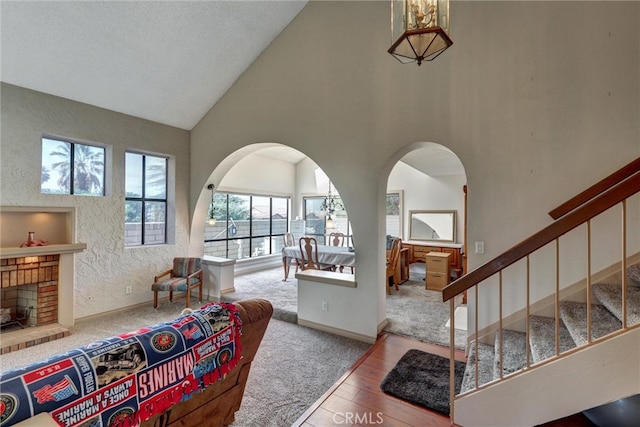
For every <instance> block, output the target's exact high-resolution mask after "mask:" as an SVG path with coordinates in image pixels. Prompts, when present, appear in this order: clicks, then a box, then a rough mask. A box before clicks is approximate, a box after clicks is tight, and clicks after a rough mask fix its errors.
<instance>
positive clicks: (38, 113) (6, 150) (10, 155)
mask: <svg viewBox="0 0 640 427" xmlns="http://www.w3.org/2000/svg"><path fill="white" fill-rule="evenodd" d="M0 95H1V101H2V115H1V129H0V132H1V133H0V137H1V140H0V142H1V148H2V150H1V154H2V157H1V158H0V161H1V166H2V168H1V170H0V206H60V207H75V208H77V218H76V240H77V241H78V242H82V243H86V244H87V250H86V251H85V252H82V253H78V254H76V255H75V259H76V264H75V265H76V269H75V287H76V288H75V301H76V302H75V305H76V307H75V313H76V318H81V317H84V316H88V315H92V314H96V313H100V312H104V311H109V310H113V309H117V308H121V307H124V306H128V305H133V304H136V303H140V302H145V301H149V300H150V299H151V298H152V295H153V294H152V293H151V291H150V288H151V282H152V281H153V276H154V275H155V274H156V273H157V272H159V271H162V270H164V269H166V266H167V265H169V264H168V263H170V261H171V259H172V258H173V257H174V256H176V255H183V254H186V253H187V251H188V233H189V214H188V207H187V206H188V200H187V194H188V181H189V174H188V170H189V133H188V132H186V131H184V130H180V129H176V128H172V127H169V126H164V125H159V124H157V123H153V122H149V121H146V120H141V119H137V118H134V117H130V116H126V115H123V114H117V113H114V112H111V111H107V110H103V109H99V108H95V107H91V106H88V105H85V104H80V103H77V102H74V101H69V100H66V99H61V98H57V97H54V96H49V95H45V94H42V93H38V92H34V91H31V90H27V89H23V88H18V87H15V86H11V85H6V84H2V86H1V93H0ZM43 134H49V135H56V136H63V137H68V138H73V139H77V140H81V141H91V142H98V143H102V144H106V145H107V146H108V153H109V154H108V156H110V157H111V164H112V166H113V167H112V178H111V180H109V179H108V181H107V183H106V188H107V196H106V197H87V196H68V195H49V194H40V156H41V139H42V136H43ZM126 149H137V150H143V151H146V152H150V153H159V154H165V155H169V156H172V158H173V164H174V165H175V168H174V169H175V177H174V178H173V179H172V182H174V183H175V186H174V188H175V191H176V197H175V200H174V205H175V213H176V216H175V232H174V233H172V234H173V240H174V241H175V244H168V245H159V246H153V247H145V248H141V247H132V248H125V247H124V235H125V232H124V158H125V150H126ZM172 224H173V222H172ZM24 235H25V236H26V230H25V233H24ZM41 237H42V238H46V236H44V235H42V236H41ZM127 285H131V286H132V287H133V294H130V295H126V294H125V286H127Z"/></svg>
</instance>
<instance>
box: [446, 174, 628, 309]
mask: <svg viewBox="0 0 640 427" xmlns="http://www.w3.org/2000/svg"><path fill="white" fill-rule="evenodd" d="M639 191H640V177H638V179H628V180H626V181H623V182H621V183H620V184H619V185H617V186H615V187H613V188H611V189H610V190H608V191H606V192H604V193H602V194H601V195H600V196H599V197H597V198H595V199H593V200H591V201H590V202H589V203H587V204H584V205H582V206H581V207H580V208H578V209H576V210H574V211H572V212H571V213H569V214H567V215H566V216H564V217H563V218H561V219H559V220H558V221H556V222H554V223H553V224H551V225H549V226H547V227H545V228H543V229H542V230H540V231H539V232H537V233H535V234H534V235H532V236H531V237H529V238H528V239H525V240H523V241H522V242H520V243H518V244H517V245H515V246H514V247H512V248H511V249H509V250H507V251H506V252H504V253H502V254H501V255H499V256H497V257H496V258H494V259H492V260H491V261H489V262H487V263H485V264H483V265H481V266H480V267H478V268H476V269H475V270H473V271H471V272H470V273H468V274H466V275H464V276H462V277H461V278H459V279H457V280H455V281H454V282H452V283H451V284H449V286H447V287H445V288H444V289H442V300H443V301H448V300H450V299H451V298H453V297H455V296H456V295H459V294H461V293H462V292H464V291H466V290H467V289H469V288H472V287H473V286H475V285H476V284H478V283H480V282H482V281H483V280H486V279H488V278H489V277H491V276H493V275H494V274H496V273H497V272H499V271H500V270H502V269H504V268H506V267H508V266H509V265H511V264H513V263H514V262H516V261H518V260H520V259H522V258H523V257H525V256H527V255H529V254H531V253H532V252H534V251H536V250H538V249H540V248H541V247H543V246H544V245H546V244H548V243H550V242H552V241H554V240H555V239H557V238H559V237H560V236H562V235H563V234H566V233H568V232H569V231H571V230H573V229H574V228H576V227H578V226H579V225H581V224H583V223H585V222H586V221H588V220H590V219H591V218H593V217H595V216H597V215H599V214H601V213H602V212H604V211H606V210H607V209H609V208H611V207H612V206H615V205H616V204H618V203H620V202H622V201H623V200H625V199H627V198H628V197H631V196H632V195H634V194H635V193H637V192H639Z"/></svg>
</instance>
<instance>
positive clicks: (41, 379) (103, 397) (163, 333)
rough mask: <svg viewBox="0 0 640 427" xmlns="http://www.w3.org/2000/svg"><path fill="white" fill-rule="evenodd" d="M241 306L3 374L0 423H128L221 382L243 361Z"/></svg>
mask: <svg viewBox="0 0 640 427" xmlns="http://www.w3.org/2000/svg"><path fill="white" fill-rule="evenodd" d="M241 329H242V322H241V320H240V316H239V314H238V312H237V309H236V307H235V306H234V305H233V304H229V303H210V304H207V305H204V306H203V307H202V308H201V309H200V310H196V311H194V312H192V313H190V314H187V315H184V316H181V317H178V318H177V319H175V320H173V321H171V322H166V323H161V324H158V325H154V326H150V327H148V328H142V329H139V330H137V331H132V332H129V333H125V334H122V335H117V336H115V337H111V338H108V339H105V340H101V341H98V342H94V343H91V344H89V345H86V346H84V347H81V348H77V349H74V350H71V351H69V352H67V353H64V354H61V355H57V356H54V357H51V358H49V359H46V360H43V361H40V362H38V363H34V364H32V365H29V366H27V367H25V368H21V369H16V370H13V371H8V372H3V373H2V374H0V427H5V426H10V425H13V424H15V423H17V422H20V421H22V420H25V419H27V418H30V417H32V416H34V415H36V414H38V413H40V412H49V413H50V415H51V416H52V417H53V419H54V420H55V421H56V422H57V423H58V424H59V425H60V426H66V427H71V426H82V427H130V426H137V425H139V424H140V422H141V421H145V420H147V419H149V418H150V417H151V416H153V415H155V414H158V413H162V412H164V411H165V410H166V409H168V408H170V407H171V406H172V405H174V404H176V403H178V402H180V401H183V400H186V399H188V398H189V397H190V396H191V395H192V394H193V393H197V392H199V391H201V390H203V389H204V388H205V387H207V386H208V385H209V384H211V383H213V382H215V381H218V380H219V379H222V378H223V377H224V376H225V375H226V374H227V373H228V372H229V371H231V370H232V369H233V368H234V367H235V366H236V365H237V364H238V361H239V360H240V358H241V344H240V335H241Z"/></svg>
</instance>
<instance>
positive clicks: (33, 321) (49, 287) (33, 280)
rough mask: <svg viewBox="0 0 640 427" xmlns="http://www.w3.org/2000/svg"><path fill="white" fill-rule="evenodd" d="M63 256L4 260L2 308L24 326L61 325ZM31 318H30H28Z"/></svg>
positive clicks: (1, 265)
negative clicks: (60, 301) (60, 291)
mask: <svg viewBox="0 0 640 427" xmlns="http://www.w3.org/2000/svg"><path fill="white" fill-rule="evenodd" d="M59 263H60V255H42V256H33V257H20V258H7V259H3V260H0V271H1V272H2V276H1V278H0V295H1V296H0V306H1V307H2V309H4V310H5V311H4V313H5V314H7V312H6V310H9V313H8V314H10V315H11V318H12V319H14V320H15V319H19V323H21V324H22V325H24V326H42V325H46V324H49V323H56V322H57V321H58V268H59ZM27 315H28V317H27Z"/></svg>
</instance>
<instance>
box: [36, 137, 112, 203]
mask: <svg viewBox="0 0 640 427" xmlns="http://www.w3.org/2000/svg"><path fill="white" fill-rule="evenodd" d="M104 160H105V149H104V147H96V146H93V145H87V144H80V143H77V142H72V141H68V140H60V139H53V138H42V175H41V178H40V192H41V193H45V194H75V195H81V196H104V173H105V172H104V171H105V168H104Z"/></svg>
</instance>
